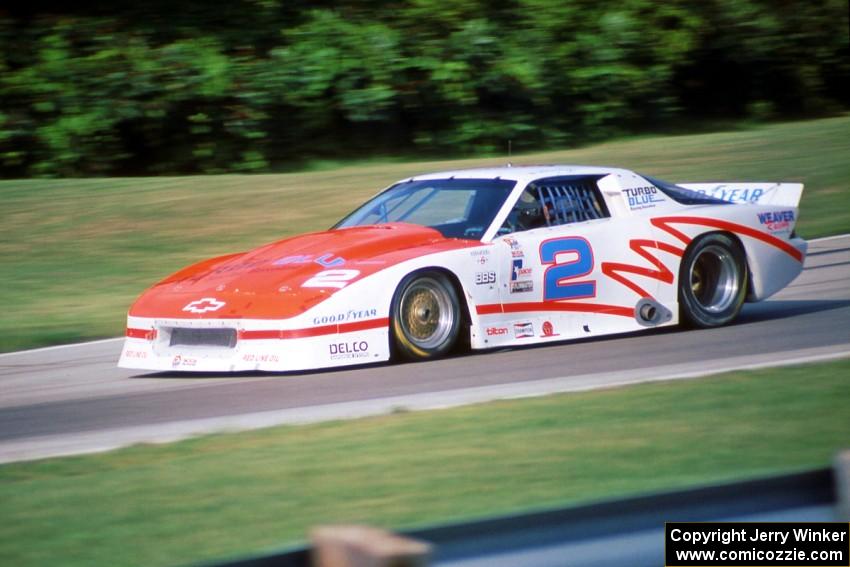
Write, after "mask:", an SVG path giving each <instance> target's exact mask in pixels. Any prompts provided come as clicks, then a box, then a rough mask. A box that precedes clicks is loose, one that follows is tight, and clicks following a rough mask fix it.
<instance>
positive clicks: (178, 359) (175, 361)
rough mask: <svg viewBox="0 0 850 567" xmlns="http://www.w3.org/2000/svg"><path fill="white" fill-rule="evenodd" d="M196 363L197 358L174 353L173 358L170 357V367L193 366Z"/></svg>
mask: <svg viewBox="0 0 850 567" xmlns="http://www.w3.org/2000/svg"><path fill="white" fill-rule="evenodd" d="M197 364H198V359H197V358H189V357H186V356H180V355H179V354H178V355H175V356H174V358H172V359H171V368H180V367H184V366H185V367H190V368H191V367H193V366H196V365H197Z"/></svg>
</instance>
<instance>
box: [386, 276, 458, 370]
mask: <svg viewBox="0 0 850 567" xmlns="http://www.w3.org/2000/svg"><path fill="white" fill-rule="evenodd" d="M460 325H461V316H460V307H459V303H458V297H457V292H456V291H455V288H454V286H453V285H452V283H451V281H449V278H448V277H447V276H446V275H445V274H442V273H440V272H422V273H416V274H411V275H409V276H407V277H406V278H405V279H404V280H403V281H402V282H401V285H399V287H398V290H397V291H396V293H395V296H394V297H393V304H392V330H393V337H394V339H395V344H396V347H397V349H398V352H399V353H400V354H401V355H402V356H404V357H405V358H408V359H410V360H428V359H432V358H437V357H439V356H442V355H444V354H446V353H447V352H449V351H450V350H451V349H452V347H453V346H454V345H455V343H456V342H457V338H458V334H459V331H460Z"/></svg>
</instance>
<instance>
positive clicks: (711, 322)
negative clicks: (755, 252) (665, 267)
mask: <svg viewBox="0 0 850 567" xmlns="http://www.w3.org/2000/svg"><path fill="white" fill-rule="evenodd" d="M746 294H747V263H746V257H745V255H744V251H743V249H742V248H741V245H740V244H739V243H738V241H737V240H735V239H733V238H732V237H731V236H729V235H726V234H722V233H709V234H705V235H703V236H700V237H699V238H697V239H696V240H695V241H694V242H693V243H692V244H691V246H690V247H689V248H688V250H687V252H685V256H684V258H683V259H682V264H681V267H680V269H679V305H680V307H681V313H682V319H683V320H684V321H686V322H687V323H690V324H691V325H693V326H696V327H718V326H720V325H725V324H727V323H729V322H731V321H732V320H733V319H735V317H737V316H738V313H740V312H741V307H743V305H744V299H745V298H746Z"/></svg>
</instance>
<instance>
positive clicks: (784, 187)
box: [119, 165, 807, 372]
mask: <svg viewBox="0 0 850 567" xmlns="http://www.w3.org/2000/svg"><path fill="white" fill-rule="evenodd" d="M802 191H803V185H802V184H799V183H774V182H764V183H680V184H673V183H668V182H665V181H661V180H658V179H654V178H652V177H647V176H644V175H639V174H637V173H634V172H632V171H628V170H625V169H617V168H607V167H588V166H570V165H550V166H525V167H510V166H506V167H497V168H487V169H469V170H461V171H449V172H443V173H433V174H428V175H418V176H415V177H411V178H409V179H404V180H402V181H400V182H398V183H396V184H394V185H392V186H390V187H389V188H387V189H385V190H384V191H382V192H380V193H378V194H377V195H376V196H375V197H373V198H372V199H370V200H369V201H367V202H366V203H365V204H364V205H362V206H361V207H359V208H358V209H356V210H355V211H354V212H352V213H351V214H349V215H348V216H346V217H345V218H343V219H342V220H341V221H339V222H338V223H337V224H336V225H335V226H333V227H332V228H331V229H330V230H327V231H324V232H315V233H311V234H305V235H301V236H295V237H291V238H286V239H283V240H280V241H278V242H273V243H271V244H267V245H265V246H261V247H260V248H257V249H255V250H252V251H250V252H245V253H240V254H233V255H229V256H222V257H219V258H213V259H211V260H206V261H203V262H200V263H198V264H195V265H193V266H190V267H188V268H186V269H184V270H182V271H179V272H177V273H176V274H174V275H172V276H170V277H168V278H166V279H165V280H163V281H161V282H160V283H158V284H156V285H154V286H153V287H151V288H150V289H148V290H147V291H146V292H144V293H143V294H142V295H141V297H140V298H139V299H138V300H137V301H136V302H135V303H134V304H133V305H132V307H131V308H130V311H129V314H128V317H127V330H126V340H125V344H124V348H123V352H122V354H121V359H120V361H119V365H120V366H121V367H125V368H137V369H146V370H160V371H163V370H167V371H171V370H178V371H184V370H185V371H204V372H208V371H209V372H217V371H223V372H228V371H246V370H261V371H299V370H302V371H303V370H312V369H318V368H327V367H334V366H344V365H354V364H366V363H374V362H379V361H386V360H389V359H391V358H393V357H397V358H402V359H410V360H429V359H435V358H439V357H441V356H444V355H446V354H447V353H449V352H451V351H453V350H455V349H456V348H471V349H492V348H497V347H498V348H504V347H518V346H522V345H528V344H533V343H547V342H558V341H566V340H571V339H582V338H587V337H596V336H602V335H610V334H612V333H627V332H631V331H636V330H641V329H650V328H654V327H663V326H668V325H676V324H678V323H680V322H681V323H685V324H687V325H691V326H696V327H717V326H721V325H725V324H727V323H730V322H732V321H733V320H734V319H735V317H736V316H737V315H738V314H739V312H740V311H741V308H742V305H743V304H744V302H745V301H759V300H763V299H765V298H767V297H770V296H771V295H772V294H774V293H776V292H777V291H779V290H780V289H782V288H783V287H785V286H786V285H788V283H789V282H791V281H792V280H793V279H794V278H795V277H796V276H797V275H798V274H799V273H800V271H801V270H802V266H803V260H804V257H805V254H806V246H807V245H806V242H805V241H804V240H803V239H801V238H799V237H797V235H796V233H795V231H794V227H795V224H796V222H797V218H798V206H799V201H800V197H801V194H802Z"/></svg>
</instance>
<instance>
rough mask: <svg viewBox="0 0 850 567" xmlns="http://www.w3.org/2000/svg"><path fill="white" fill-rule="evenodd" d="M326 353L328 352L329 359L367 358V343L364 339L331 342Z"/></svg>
mask: <svg viewBox="0 0 850 567" xmlns="http://www.w3.org/2000/svg"><path fill="white" fill-rule="evenodd" d="M328 354H330V357H331V360H340V359H346V358H367V357H368V356H369V343H368V342H366V341H350V342H344V343H331V344H329V345H328Z"/></svg>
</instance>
